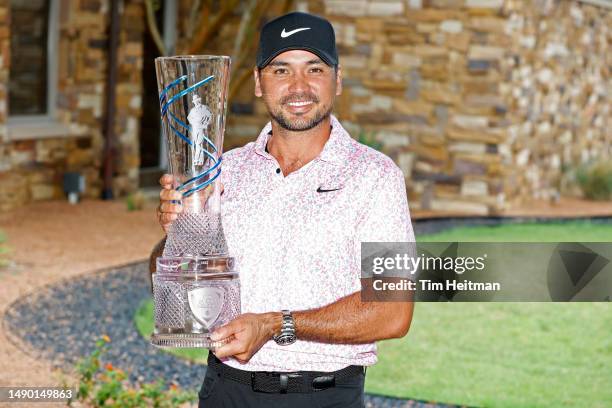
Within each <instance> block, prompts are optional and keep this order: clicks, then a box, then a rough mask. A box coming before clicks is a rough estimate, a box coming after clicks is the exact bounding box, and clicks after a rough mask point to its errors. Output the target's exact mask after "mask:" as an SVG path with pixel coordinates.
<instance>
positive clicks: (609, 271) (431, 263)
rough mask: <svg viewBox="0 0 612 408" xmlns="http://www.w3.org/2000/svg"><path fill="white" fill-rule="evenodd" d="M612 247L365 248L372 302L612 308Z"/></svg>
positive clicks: (364, 277)
mask: <svg viewBox="0 0 612 408" xmlns="http://www.w3.org/2000/svg"><path fill="white" fill-rule="evenodd" d="M611 259H612V243H601V242H596V243H515V242H512V243H509V242H508V243H499V242H496V243H475V242H436V243H418V244H417V243H414V242H393V243H381V242H364V243H362V246H361V285H362V292H361V293H362V299H363V300H364V301H406V300H416V301H465V302H474V301H502V302H504V301H507V302H520V301H529V302H534V301H535V302H549V301H563V302H567V301H591V302H601V301H610V297H611V296H612V264H611V263H610V260H611Z"/></svg>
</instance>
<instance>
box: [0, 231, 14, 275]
mask: <svg viewBox="0 0 612 408" xmlns="http://www.w3.org/2000/svg"><path fill="white" fill-rule="evenodd" d="M5 243H6V235H4V233H2V231H0V269H1V268H6V267H8V266H10V265H11V260H10V259H9V257H8V254H9V253H10V252H11V250H10V249H9V247H8V246H6V245H5Z"/></svg>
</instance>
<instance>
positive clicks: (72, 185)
mask: <svg viewBox="0 0 612 408" xmlns="http://www.w3.org/2000/svg"><path fill="white" fill-rule="evenodd" d="M84 191H85V177H83V175H82V174H81V173H75V172H68V173H64V193H66V195H67V196H68V202H69V203H70V204H76V203H78V202H79V195H80V194H82V193H83V192H84Z"/></svg>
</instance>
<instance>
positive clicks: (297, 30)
mask: <svg viewBox="0 0 612 408" xmlns="http://www.w3.org/2000/svg"><path fill="white" fill-rule="evenodd" d="M304 30H310V27H303V28H296V29H295V30H291V31H285V29H284V28H283V32H282V33H281V38H287V37H289V36H290V35H293V34H295V33H297V32H299V31H304Z"/></svg>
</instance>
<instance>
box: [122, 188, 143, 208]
mask: <svg viewBox="0 0 612 408" xmlns="http://www.w3.org/2000/svg"><path fill="white" fill-rule="evenodd" d="M125 203H126V205H127V209H128V211H136V210H142V209H143V208H144V204H145V196H144V194H143V193H142V191H136V192H135V193H131V194H129V195H128V196H127V197H126V198H125Z"/></svg>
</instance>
